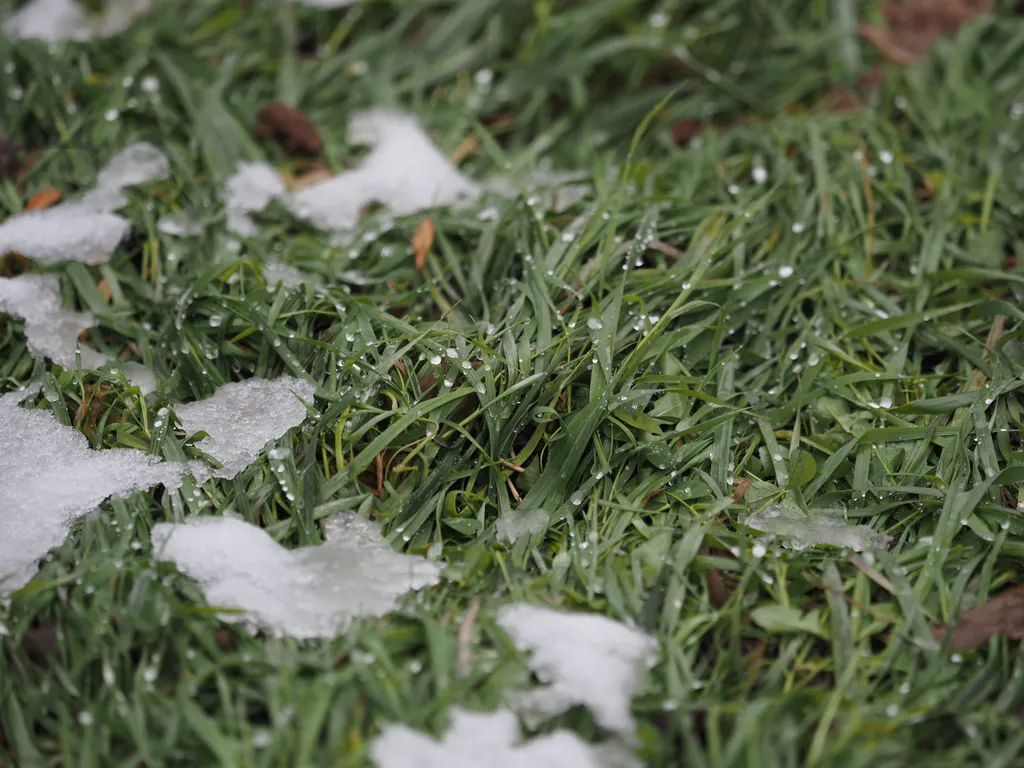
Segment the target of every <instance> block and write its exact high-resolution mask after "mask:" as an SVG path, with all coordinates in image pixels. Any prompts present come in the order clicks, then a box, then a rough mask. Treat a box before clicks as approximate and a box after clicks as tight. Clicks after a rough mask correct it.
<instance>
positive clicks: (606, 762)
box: [370, 709, 635, 768]
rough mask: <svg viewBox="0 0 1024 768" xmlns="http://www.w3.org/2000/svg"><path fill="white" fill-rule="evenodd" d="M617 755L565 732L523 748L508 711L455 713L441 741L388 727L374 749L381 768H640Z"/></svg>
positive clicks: (372, 753)
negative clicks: (631, 767)
mask: <svg viewBox="0 0 1024 768" xmlns="http://www.w3.org/2000/svg"><path fill="white" fill-rule="evenodd" d="M616 753H617V750H615V749H609V748H607V747H605V746H603V745H591V744H587V743H586V742H584V741H582V740H581V739H580V738H579V737H578V736H577V735H576V734H574V733H571V732H570V731H565V730H559V731H555V732H554V733H551V734H547V735H545V736H538V737H537V738H535V739H530V740H529V741H526V742H523V740H522V738H521V736H520V733H519V722H518V721H517V720H516V716H515V715H514V714H513V713H512V712H509V711H508V710H500V711H498V712H492V713H480V714H477V713H473V712H465V711H463V710H460V709H455V710H452V712H451V727H449V729H448V731H447V733H445V735H444V737H443V738H442V739H441V740H440V741H436V740H434V739H433V738H432V737H431V736H429V735H428V734H424V733H420V732H419V731H414V730H412V729H411V728H408V727H406V726H404V725H388V726H385V728H384V729H383V731H382V732H381V735H380V736H379V737H378V738H377V740H376V741H374V742H373V744H372V745H371V746H370V759H371V760H372V761H373V762H374V764H375V765H376V766H377V768H480V766H481V765H484V764H486V765H487V766H489V768H611V766H626V765H635V761H632V760H630V759H628V758H625V757H624V756H622V755H619V754H616Z"/></svg>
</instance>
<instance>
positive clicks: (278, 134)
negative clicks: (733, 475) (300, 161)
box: [256, 101, 323, 155]
mask: <svg viewBox="0 0 1024 768" xmlns="http://www.w3.org/2000/svg"><path fill="white" fill-rule="evenodd" d="M256 135H257V136H259V137H260V138H263V139H271V140H272V141H275V142H276V143H277V144H279V145H280V146H281V149H283V150H284V151H285V154H287V155H318V154H320V150H321V149H323V139H321V138H320V132H319V131H318V130H317V129H316V126H315V125H313V121H312V120H310V119H309V118H308V117H307V116H306V115H305V114H304V113H303V112H300V111H299V110H297V109H295V108H293V107H289V106H288V105H287V104H282V103H281V102H279V101H274V102H271V103H270V104H267V105H266V106H265V107H263V109H261V110H260V114H259V118H258V119H257V121H256Z"/></svg>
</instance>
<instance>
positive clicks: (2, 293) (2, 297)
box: [0, 274, 156, 394]
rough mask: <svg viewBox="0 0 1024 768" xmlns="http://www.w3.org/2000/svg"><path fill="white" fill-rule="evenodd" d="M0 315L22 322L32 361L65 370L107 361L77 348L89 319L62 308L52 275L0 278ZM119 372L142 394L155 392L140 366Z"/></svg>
mask: <svg viewBox="0 0 1024 768" xmlns="http://www.w3.org/2000/svg"><path fill="white" fill-rule="evenodd" d="M0 313H5V314H8V315H11V316H13V317H19V318H21V319H22V320H23V321H24V322H25V341H26V342H27V344H28V349H29V352H31V353H32V354H33V355H35V356H36V357H45V358H49V359H50V360H52V361H53V362H55V363H57V364H58V365H63V366H65V367H66V368H77V367H78V359H79V356H80V357H81V361H82V368H83V369H90V368H99V367H100V366H102V365H105V364H106V363H109V362H111V358H110V357H109V356H107V355H104V354H103V353H101V352H97V351H96V350H95V349H92V348H91V347H88V346H86V345H85V344H79V342H78V336H79V334H80V333H81V332H82V331H84V330H87V329H88V328H91V327H92V325H93V316H92V315H91V314H89V313H88V312H73V311H69V310H66V309H64V308H63V307H62V302H61V296H60V284H59V282H58V281H57V278H56V277H55V276H53V275H36V274H24V275H18V276H17V277H0ZM119 367H120V370H121V372H122V373H124V375H125V376H127V377H128V379H129V380H130V381H131V382H132V383H133V384H134V385H135V386H137V387H139V389H140V390H141V391H142V392H143V394H147V393H149V392H152V391H153V390H154V389H156V377H155V376H154V374H153V372H152V371H151V370H150V369H149V368H147V367H146V366H144V365H142V364H140V363H120V364H119Z"/></svg>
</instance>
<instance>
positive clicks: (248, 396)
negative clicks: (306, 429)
mask: <svg viewBox="0 0 1024 768" xmlns="http://www.w3.org/2000/svg"><path fill="white" fill-rule="evenodd" d="M314 392H315V390H314V387H313V385H312V384H310V383H309V382H307V381H303V380H301V379H296V378H292V377H291V376H279V377H278V378H276V379H272V380H268V379H246V380H245V381H236V382H231V383H229V384H225V385H224V386H222V387H219V388H218V389H217V391H216V392H214V394H213V396H212V397H209V398H207V399H206V400H199V401H197V402H194V403H185V404H184V405H178V406H175V408H174V412H175V414H177V416H178V420H179V421H180V422H181V426H182V428H183V429H184V430H185V431H186V432H187V433H189V434H190V435H191V434H195V433H196V432H200V431H202V432H206V433H207V434H208V435H209V437H206V438H204V439H202V440H200V441H199V442H198V443H196V447H197V448H199V450H201V451H203V452H204V453H206V454H209V455H210V456H212V457H213V458H215V459H216V460H217V461H218V462H220V464H221V465H222V466H223V468H222V469H218V470H215V471H214V472H213V475H214V477H221V478H225V479H231V478H232V477H234V476H235V475H237V474H238V473H239V472H241V471H242V470H243V469H245V468H246V467H248V466H249V465H250V464H252V463H253V462H254V461H256V459H257V458H258V457H259V455H260V454H261V453H262V452H263V448H264V446H266V444H267V443H269V442H270V441H271V440H276V439H277V438H279V437H281V435H283V434H284V433H285V432H287V431H288V430H289V429H291V428H292V427H296V426H298V425H299V424H301V423H302V421H303V419H305V418H306V406H305V405H303V404H302V402H300V400H304V401H306V402H312V400H313V395H314Z"/></svg>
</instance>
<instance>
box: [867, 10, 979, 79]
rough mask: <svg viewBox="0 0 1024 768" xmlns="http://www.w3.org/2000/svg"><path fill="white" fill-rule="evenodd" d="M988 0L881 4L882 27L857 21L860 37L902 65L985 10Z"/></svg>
mask: <svg viewBox="0 0 1024 768" xmlns="http://www.w3.org/2000/svg"><path fill="white" fill-rule="evenodd" d="M991 5H992V4H991V0H907V2H902V3H888V4H886V5H884V6H882V15H883V16H884V17H885V23H886V28H885V29H882V28H880V27H876V26H873V25H871V24H868V23H867V22H861V23H860V24H859V25H858V27H857V29H858V31H859V32H860V34H861V36H862V37H863V38H864V39H865V40H867V41H868V42H869V43H871V45H873V46H874V47H875V48H877V49H878V52H879V53H880V54H882V56H884V57H885V58H886V59H888V60H889V61H891V62H892V63H893V64H899V65H901V66H906V65H908V64H912V63H914V62H915V61H917V60H918V59H919V58H921V57H922V56H924V55H925V54H926V53H927V52H928V49H929V48H931V47H932V44H933V43H934V42H935V41H936V40H938V39H939V38H940V37H942V35H953V34H956V32H957V30H959V29H960V27H962V26H963V25H964V24H966V23H967V22H968V21H970V20H971V19H973V18H975V17H977V16H980V15H982V14H983V13H986V12H987V11H988V10H989V9H990V8H991Z"/></svg>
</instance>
